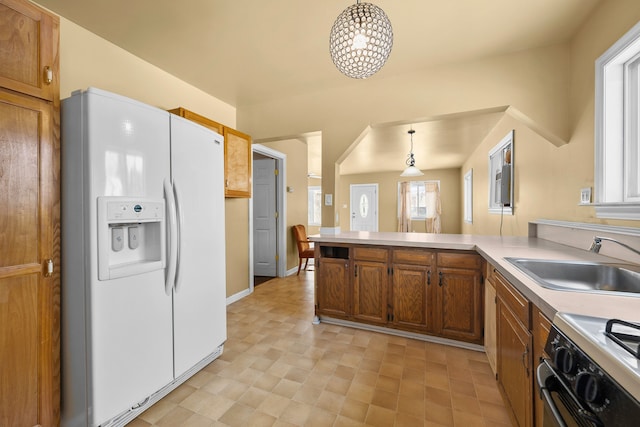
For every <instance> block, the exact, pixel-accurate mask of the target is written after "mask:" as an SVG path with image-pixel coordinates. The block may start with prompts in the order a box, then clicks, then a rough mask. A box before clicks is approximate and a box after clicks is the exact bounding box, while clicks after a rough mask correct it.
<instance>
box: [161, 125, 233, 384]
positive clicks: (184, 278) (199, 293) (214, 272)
mask: <svg viewBox="0 0 640 427" xmlns="http://www.w3.org/2000/svg"><path fill="white" fill-rule="evenodd" d="M171 180H172V182H173V185H174V193H175V200H176V206H177V211H178V224H179V227H178V239H177V240H178V266H177V269H176V280H175V286H174V293H173V324H174V326H173V330H174V338H173V340H174V350H173V352H174V358H175V360H174V373H175V376H176V377H179V376H180V375H182V374H183V373H185V372H186V371H187V370H189V369H190V368H192V367H193V366H194V365H195V364H197V363H198V362H200V361H201V360H202V359H204V358H205V357H207V356H209V355H210V354H211V353H213V352H214V351H215V350H216V349H217V348H218V346H220V345H221V344H222V343H224V341H225V340H226V331H227V327H226V319H227V318H226V279H225V277H226V276H225V250H224V241H225V233H224V230H225V227H224V220H225V216H224V184H223V183H224V145H223V138H222V136H221V135H218V134H217V133H215V132H213V131H211V130H209V129H206V128H204V127H202V126H199V125H197V124H195V123H192V122H190V121H188V120H186V119H183V118H181V117H178V116H174V115H171Z"/></svg>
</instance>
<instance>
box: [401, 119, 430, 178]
mask: <svg viewBox="0 0 640 427" xmlns="http://www.w3.org/2000/svg"><path fill="white" fill-rule="evenodd" d="M408 133H409V135H411V150H410V151H409V154H408V155H407V161H406V165H407V168H406V169H405V170H404V171H403V172H402V173H401V174H400V176H422V175H424V174H423V173H422V171H421V170H420V169H418V168H417V167H416V160H415V159H414V158H413V134H414V133H416V131H415V130H413V129H409V131H408Z"/></svg>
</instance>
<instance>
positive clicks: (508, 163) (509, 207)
mask: <svg viewBox="0 0 640 427" xmlns="http://www.w3.org/2000/svg"><path fill="white" fill-rule="evenodd" d="M512 201H513V131H511V132H509V133H508V134H507V135H506V136H505V137H504V138H502V140H501V141H500V142H499V143H498V144H497V145H496V146H495V147H493V148H492V149H491V151H489V213H497V214H508V215H512V214H513V203H512Z"/></svg>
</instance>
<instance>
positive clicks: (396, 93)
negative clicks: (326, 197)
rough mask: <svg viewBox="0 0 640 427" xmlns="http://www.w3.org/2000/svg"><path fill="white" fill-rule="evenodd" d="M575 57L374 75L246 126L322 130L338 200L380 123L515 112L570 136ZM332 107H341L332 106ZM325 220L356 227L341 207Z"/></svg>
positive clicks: (249, 114) (252, 110) (556, 49)
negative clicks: (356, 144) (357, 144)
mask: <svg viewBox="0 0 640 427" xmlns="http://www.w3.org/2000/svg"><path fill="white" fill-rule="evenodd" d="M569 54H570V51H569V45H568V44H561V45H555V46H549V47H545V48H539V49H533V50H528V51H524V52H518V53H514V54H511V55H504V56H498V57H491V58H484V59H482V60H477V61H473V62H466V63H459V64H458V63H456V64H448V65H443V66H440V67H436V68H427V69H419V70H415V71H414V72H412V73H408V74H403V75H399V76H390V77H387V78H385V79H384V82H383V81H382V80H381V79H380V78H378V77H376V76H374V77H372V78H371V79H366V80H364V81H359V82H358V84H357V85H345V86H344V87H340V88H323V89H322V90H316V91H314V90H313V89H311V90H310V91H309V92H308V93H306V94H300V95H297V96H295V97H292V98H282V99H279V100H276V101H273V102H266V103H263V104H259V105H254V106H248V107H239V108H238V123H239V125H240V126H242V127H243V128H244V129H246V130H247V131H248V132H250V133H251V134H252V135H254V137H256V138H271V137H277V136H279V135H291V134H303V133H305V132H309V131H312V130H313V131H321V132H322V157H323V164H322V183H323V192H324V193H331V194H334V197H337V198H342V196H341V195H340V194H335V193H336V192H338V193H339V192H340V189H341V186H340V185H339V183H337V182H336V181H338V180H339V176H337V175H336V173H335V171H336V167H335V165H336V162H337V161H338V159H339V158H340V156H341V155H342V154H343V153H344V152H345V150H346V149H347V148H348V147H349V146H350V145H351V144H352V143H353V141H355V140H356V138H357V137H358V136H359V135H360V134H361V132H362V131H363V130H364V129H365V128H366V127H367V126H368V125H370V124H372V123H373V124H375V123H389V122H395V121H406V120H413V119H417V118H423V117H434V116H439V115H442V114H448V113H458V112H463V111H471V110H477V109H483V108H492V107H496V106H504V105H513V106H514V107H516V108H517V109H518V110H519V111H521V112H522V113H524V114H526V115H527V116H528V117H529V118H531V119H532V120H535V121H536V123H538V124H540V126H543V127H544V128H545V129H547V130H548V131H549V132H552V133H554V134H556V135H559V136H561V137H566V136H567V135H568V134H569V126H568V116H569V110H568V99H567V93H568V86H569V80H568V78H569ZM382 83H384V86H383V85H382ZM328 104H330V105H333V108H331V109H327V108H325V107H324V105H328ZM400 170H401V169H400V166H399V169H398V172H400ZM334 206H335V204H334ZM335 212H338V213H340V212H339V210H335ZM322 214H323V225H324V226H329V227H330V226H334V225H335V226H340V227H341V228H343V229H347V228H348V224H349V218H348V217H344V216H343V215H341V214H340V215H338V218H337V219H336V218H335V216H334V208H333V207H331V208H327V207H325V208H324V209H323V212H322Z"/></svg>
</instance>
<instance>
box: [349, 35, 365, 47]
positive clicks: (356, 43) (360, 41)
mask: <svg viewBox="0 0 640 427" xmlns="http://www.w3.org/2000/svg"><path fill="white" fill-rule="evenodd" d="M351 46H353V48H354V49H364V48H365V47H367V36H365V35H364V34H362V33H358V34H356V35H355V37H354V38H353V43H352V45H351Z"/></svg>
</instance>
